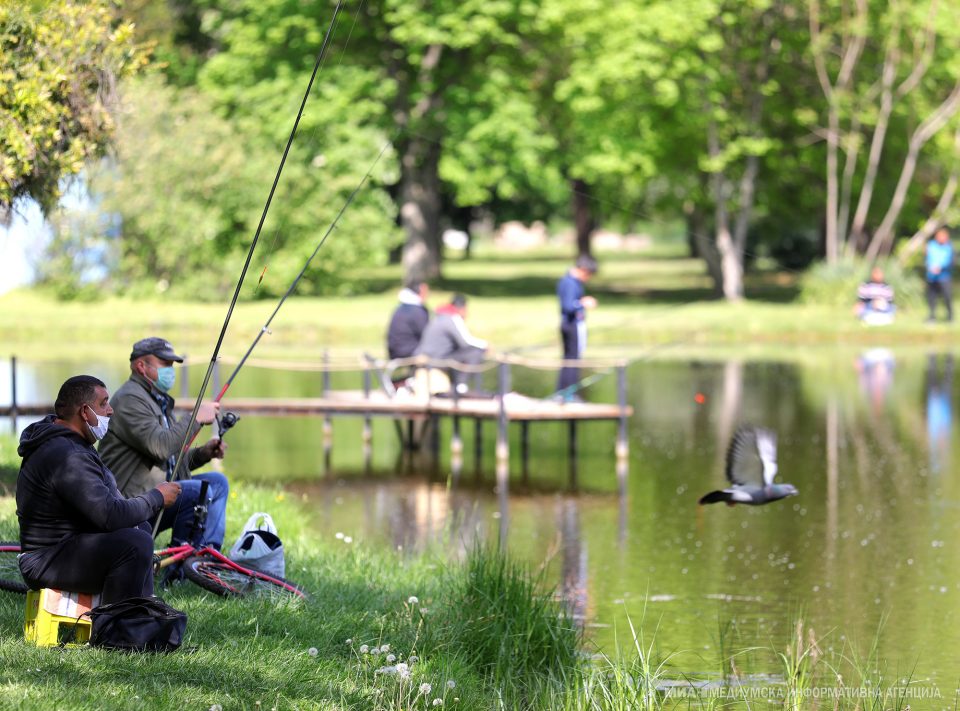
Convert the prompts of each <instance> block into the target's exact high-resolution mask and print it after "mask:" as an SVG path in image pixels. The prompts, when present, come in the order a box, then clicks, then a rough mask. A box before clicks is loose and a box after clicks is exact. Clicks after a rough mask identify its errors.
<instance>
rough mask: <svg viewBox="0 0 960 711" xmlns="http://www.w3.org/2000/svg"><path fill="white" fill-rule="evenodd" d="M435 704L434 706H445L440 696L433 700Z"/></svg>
mask: <svg viewBox="0 0 960 711" xmlns="http://www.w3.org/2000/svg"><path fill="white" fill-rule="evenodd" d="M433 705H434V706H443V699H441V698H440V697H439V696H438V697H437V698H435V699H434V700H433Z"/></svg>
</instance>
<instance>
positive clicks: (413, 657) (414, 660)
mask: <svg viewBox="0 0 960 711" xmlns="http://www.w3.org/2000/svg"><path fill="white" fill-rule="evenodd" d="M407 661H408V662H410V663H411V664H416V663H417V662H419V661H420V657H418V656H417V655H416V654H411V655H410V657H409V658H408V659H407Z"/></svg>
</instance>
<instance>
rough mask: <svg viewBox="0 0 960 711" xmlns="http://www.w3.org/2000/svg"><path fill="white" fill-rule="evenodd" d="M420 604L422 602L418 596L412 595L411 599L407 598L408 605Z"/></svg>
mask: <svg viewBox="0 0 960 711" xmlns="http://www.w3.org/2000/svg"><path fill="white" fill-rule="evenodd" d="M418 602H420V600H419V599H418V598H417V596H416V595H411V596H410V597H408V598H407V603H408V604H410V605H416V604H417V603H418Z"/></svg>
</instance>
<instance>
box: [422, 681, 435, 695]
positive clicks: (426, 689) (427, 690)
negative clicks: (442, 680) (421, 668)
mask: <svg viewBox="0 0 960 711" xmlns="http://www.w3.org/2000/svg"><path fill="white" fill-rule="evenodd" d="M432 690H433V687H432V686H430V684H428V683H427V682H423V683H422V684H421V685H420V693H421V694H429V693H430V692H431V691H432Z"/></svg>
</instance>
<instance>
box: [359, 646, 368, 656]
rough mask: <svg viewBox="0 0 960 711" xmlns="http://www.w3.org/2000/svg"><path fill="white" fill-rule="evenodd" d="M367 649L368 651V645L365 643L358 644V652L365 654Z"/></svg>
mask: <svg viewBox="0 0 960 711" xmlns="http://www.w3.org/2000/svg"><path fill="white" fill-rule="evenodd" d="M369 651H370V647H369V645H366V644H361V645H360V654H366V653H367V652H369Z"/></svg>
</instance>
